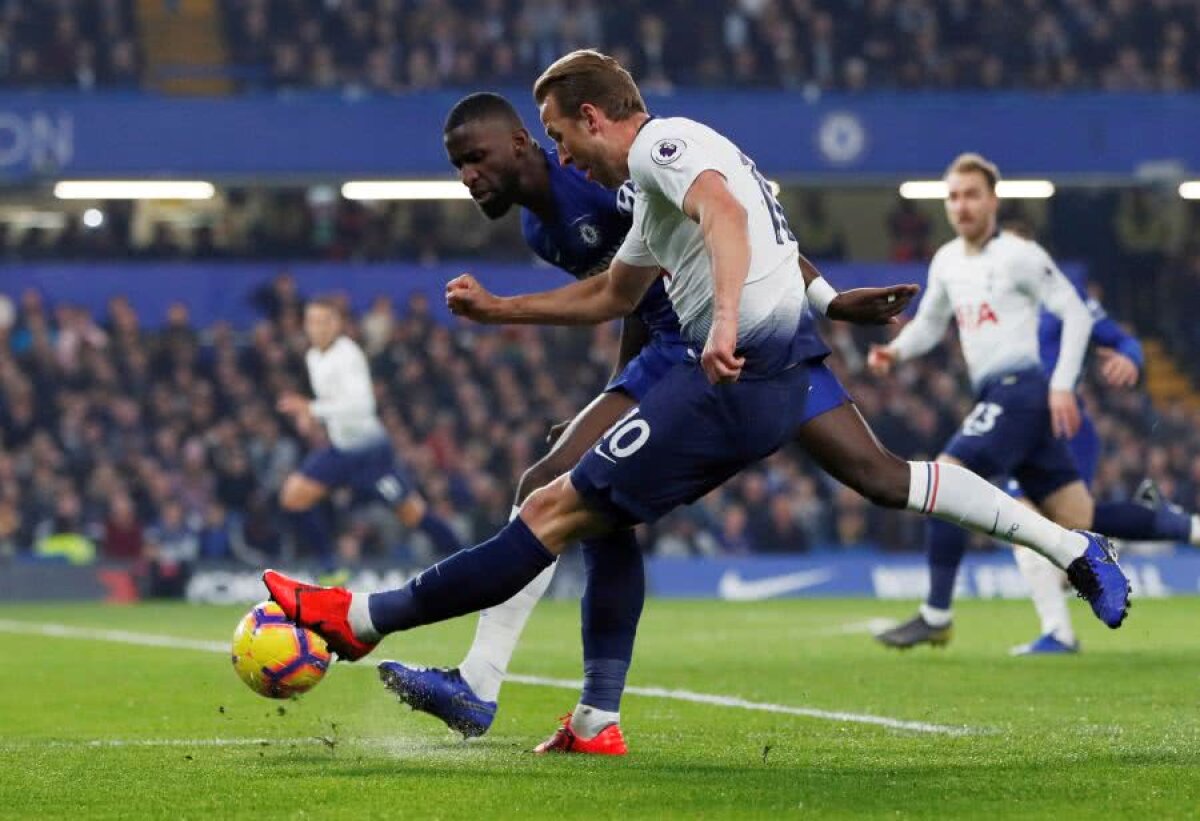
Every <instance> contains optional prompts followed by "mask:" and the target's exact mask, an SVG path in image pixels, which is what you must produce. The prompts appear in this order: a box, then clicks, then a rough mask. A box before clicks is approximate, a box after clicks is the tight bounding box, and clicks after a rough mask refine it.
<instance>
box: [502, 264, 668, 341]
mask: <svg viewBox="0 0 1200 821" xmlns="http://www.w3.org/2000/svg"><path fill="white" fill-rule="evenodd" d="M658 276H659V269H658V266H650V267H642V266H639V265H630V264H628V263H626V262H622V261H621V260H619V259H615V260H613V262H612V264H611V265H610V266H609V268H608V271H606V272H605V273H603V274H600V275H598V276H594V277H591V278H590V279H585V280H581V281H579V282H573V283H571V284H570V285H567V286H564V287H562V288H556V289H555V290H553V291H542V292H539V293H536V294H521V295H519V296H511V297H504V298H502V299H500V300H499V304H498V306H497V307H496V309H495V311H493V312H492V321H495V322H502V323H510V324H515V325H597V324H599V323H601V322H607V321H609V320H612V319H619V318H621V317H623V316H626V315H627V314H629V313H630V312H632V311H633V309H634V308H636V307H637V305H638V303H639V302H641V300H642V297H643V296H644V295H645V293H646V290H647V289H648V288H649V287H650V285H651V284H652V283H653V282H654V280H655V279H656V278H658Z"/></svg>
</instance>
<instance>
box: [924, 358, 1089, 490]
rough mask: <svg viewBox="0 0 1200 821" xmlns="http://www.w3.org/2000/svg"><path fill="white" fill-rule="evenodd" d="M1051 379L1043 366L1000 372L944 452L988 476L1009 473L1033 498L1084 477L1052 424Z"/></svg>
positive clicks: (999, 478) (1002, 476)
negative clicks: (1000, 374) (1048, 378)
mask: <svg viewBox="0 0 1200 821" xmlns="http://www.w3.org/2000/svg"><path fill="white" fill-rule="evenodd" d="M1049 393H1050V385H1049V383H1048V382H1047V381H1046V376H1045V374H1043V373H1042V370H1041V369H1040V368H1030V369H1028V370H1024V371H1018V372H1017V373H1010V374H1005V375H1003V376H997V377H994V378H993V379H990V380H988V382H987V383H986V384H985V385H984V386H983V389H982V390H981V391H980V392H979V397H978V400H979V401H978V403H977V404H976V405H975V409H974V410H972V411H971V413H970V415H969V416H967V418H966V420H965V421H964V422H963V424H962V427H961V428H959V431H958V433H956V434H955V435H954V438H953V439H951V440H950V443H949V444H948V445H946V447H945V452H946V453H947V454H949V455H950V456H953V457H954V458H955V459H958V460H959V461H960V462H962V463H963V464H964V465H966V466H967V468H969V469H970V470H972V471H974V472H975V473H978V474H979V475H980V476H983V477H984V478H986V479H991V480H993V481H1003V480H1004V479H1006V478H1008V477H1011V478H1013V479H1016V480H1017V482H1018V483H1020V485H1021V488H1022V489H1023V490H1024V491H1025V493H1026V494H1027V495H1028V496H1029V498H1030V499H1032V500H1033V501H1034V502H1041V501H1042V500H1043V499H1045V498H1046V497H1047V496H1049V495H1050V494H1051V493H1053V492H1054V491H1056V490H1058V489H1059V488H1061V487H1063V486H1065V485H1068V484H1070V483H1071V482H1074V481H1077V480H1078V479H1079V478H1080V473H1079V468H1078V467H1077V466H1076V464H1075V459H1074V457H1072V456H1071V451H1070V450H1069V449H1068V448H1067V443H1066V442H1065V441H1063V440H1062V439H1059V438H1057V437H1056V436H1055V435H1054V431H1053V429H1052V428H1051V424H1050V401H1049Z"/></svg>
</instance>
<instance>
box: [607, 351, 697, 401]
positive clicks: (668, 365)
mask: <svg viewBox="0 0 1200 821" xmlns="http://www.w3.org/2000/svg"><path fill="white" fill-rule="evenodd" d="M687 351H688V346H687V345H683V344H680V343H675V344H668V343H665V342H658V341H651V342H649V343H647V344H646V345H645V346H644V347H643V348H642V350H641V351H639V352H638V355H637V356H635V357H634V358H633V359H631V360H629V362H628V363H627V364H626V365H625V367H624V368H622V369H621V372H620V373H619V374H617V377H616V378H615V379H613V381H611V382H609V383H608V385H606V386H605V388H604V392H605V393H609V392H610V391H622V392H623V393H627V394H629V395H630V396H632V397H633V398H634V399H636V400H637V401H639V402H641V401H642V398H643V397H645V395H646V394H648V393H649V392H650V389H651V388H652V387H654V385H655V384H657V383H658V381H659V380H661V379H662V378H663V377H664V376H666V375H667V374H668V373H670V371H671V369H672V368H674V367H675V366H676V365H679V364H681V363H683V362H687V361H688V355H687Z"/></svg>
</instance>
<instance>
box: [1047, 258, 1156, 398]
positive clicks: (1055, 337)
mask: <svg viewBox="0 0 1200 821" xmlns="http://www.w3.org/2000/svg"><path fill="white" fill-rule="evenodd" d="M1068 279H1070V280H1071V284H1072V285H1074V286H1075V291H1076V292H1077V293H1078V294H1079V296H1080V298H1081V299H1082V300H1083V302H1084V304H1085V305H1087V307H1088V310H1089V311H1090V312H1091V314H1092V319H1093V320H1094V322H1095V324H1094V325H1092V336H1091V340H1090V342H1091V343H1092V344H1095V345H1103V346H1104V347H1107V348H1115V349H1116V350H1117V351H1118V352H1119V353H1122V354H1124V355H1125V356H1127V357H1129V358H1130V359H1132V360H1133V362H1134V364H1135V365H1137V366H1138V370H1139V371H1140V370H1143V369H1144V367H1145V360H1144V357H1143V355H1142V345H1141V343H1140V342H1138V341H1137V339H1135V338H1134V337H1132V336H1130V335H1129V334H1127V333H1125V331H1124V330H1123V329H1122V328H1121V326H1120V325H1118V324H1117V323H1116V322H1114V321H1113V320H1112V319H1111V318H1109V316H1108V314H1107V313H1105V311H1104V307H1103V306H1102V305H1101V304H1100V303H1099V302H1098V301H1096V300H1095V299H1094V298H1092V297H1090V296H1088V293H1087V290H1086V289H1085V288H1084V285H1083V282H1082V281H1080V280H1079V278H1078V277H1075V276H1068ZM1038 346H1039V349H1040V354H1041V359H1042V368H1043V369H1045V371H1046V373H1047V374H1051V373H1053V372H1054V366H1055V365H1057V364H1058V354H1059V350H1060V349H1061V347H1062V320H1061V319H1059V318H1058V317H1057V316H1055V315H1054V314H1052V313H1050V312H1049V311H1042V313H1041V317H1040V318H1039V321H1038Z"/></svg>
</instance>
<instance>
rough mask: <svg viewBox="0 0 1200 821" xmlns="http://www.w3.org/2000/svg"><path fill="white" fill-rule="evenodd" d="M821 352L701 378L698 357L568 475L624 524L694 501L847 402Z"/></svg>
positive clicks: (596, 506)
mask: <svg viewBox="0 0 1200 821" xmlns="http://www.w3.org/2000/svg"><path fill="white" fill-rule="evenodd" d="M823 359H824V357H823V356H821V357H815V358H813V359H809V360H805V361H802V362H799V363H798V364H796V365H793V366H792V367H790V368H788V369H787V370H784V371H782V372H781V373H778V374H776V375H774V376H771V377H770V378H763V379H754V378H743V379H741V380H739V381H737V382H734V383H732V384H725V385H712V384H709V382H708V379H707V377H706V376H705V375H704V371H703V370H702V369H701V368H700V365H699V364H698V363H697V362H694V361H692V362H687V363H684V364H681V365H677V366H675V367H674V368H672V369H671V371H670V372H669V373H668V374H667V375H666V376H665V377H663V378H662V379H661V380H660V381H658V382H657V383H655V384H654V385H653V387H652V388H651V389H650V391H649V392H648V393H647V394H646V396H645V397H644V398H643V399H642V402H641V404H640V405H638V406H637V407H636V408H634V409H633V410H631V411H630V412H629V413H628V414H626V415H625V417H624V418H622V419H621V420H620V421H619V422H617V423H616V424H615V425H613V426H612V427H611V428H610V429H609V430H608V432H607V433H605V434H604V437H603V438H602V439H601V440H600V441H599V442H598V443H597V444H596V445H595V446H594V447H593V448H592V449H591V450H590V451H588V453H587V455H586V456H584V457H583V459H581V460H580V462H579V464H578V465H576V467H575V469H574V470H573V471H571V483H572V484H573V485H574V486H575V489H576V490H577V491H579V493H580V495H581V496H582V497H583V498H584V501H585V503H586V504H587V505H588V507H590V508H592V509H593V510H598V511H600V512H602V513H605V514H607V515H608V516H610V517H612V518H613V519H615V520H616V521H618V522H621V523H623V524H636V523H639V522H653V521H655V520H657V519H659V518H661V517H662V516H664V515H666V514H667V513H669V512H670V511H672V510H674V509H675V508H676V507H678V506H680V505H684V504H689V503H691V502H694V501H695V500H696V499H699V498H700V497H701V496H703V495H705V494H706V493H708V492H709V491H710V490H712V489H714V488H716V487H718V486H719V485H721V484H722V483H724V482H725V480H727V479H729V478H730V477H731V476H733V475H734V474H735V473H737V472H738V471H740V470H742V469H743V468H745V467H747V466H748V465H750V464H753V463H754V462H756V461H758V460H759V459H762V458H764V457H766V456H769V455H770V454H772V453H774V452H775V451H776V450H778V449H779V448H780V447H782V446H783V445H784V444H785V443H786V442H787V441H788V440H789V439H791V438H792V436H793V435H794V434H795V432H796V429H797V428H798V427H800V426H801V425H803V424H804V423H805V422H807V421H809V420H810V419H813V418H815V417H817V416H820V415H821V414H823V413H825V412H826V411H829V410H832V409H834V408H836V407H838V406H839V405H842V404H844V403H845V402H847V401H849V398H848V396H847V395H846V392H845V390H844V389H843V388H842V386H841V384H840V383H839V382H838V380H837V377H835V376H834V375H833V373H832V372H831V371H830V370H829V369H828V368H827V367H825V365H824V364H823V362H822V360H823Z"/></svg>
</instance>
